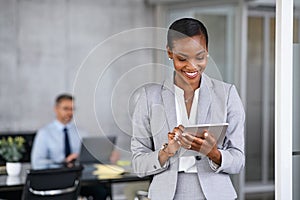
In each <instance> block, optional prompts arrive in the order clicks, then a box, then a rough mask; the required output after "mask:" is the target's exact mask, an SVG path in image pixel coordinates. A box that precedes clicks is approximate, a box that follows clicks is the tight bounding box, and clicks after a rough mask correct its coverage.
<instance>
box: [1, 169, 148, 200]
mask: <svg viewBox="0 0 300 200" xmlns="http://www.w3.org/2000/svg"><path fill="white" fill-rule="evenodd" d="M28 169H30V164H29V163H23V164H22V170H21V173H20V175H19V176H16V177H11V176H7V175H0V192H1V193H2V192H13V193H20V194H21V193H22V190H23V186H24V183H25V181H26V171H27V170H28ZM93 171H94V170H93V168H92V166H90V165H89V166H85V165H84V169H83V172H82V176H81V185H82V186H87V185H97V184H99V185H108V186H109V187H110V188H111V184H113V183H124V182H134V181H144V180H150V177H144V178H139V177H137V176H136V175H135V174H132V173H125V174H123V175H120V176H118V177H115V178H101V179H98V177H97V176H95V175H93ZM109 192H110V194H111V193H112V191H109ZM18 195H19V194H18ZM0 198H1V197H0Z"/></svg>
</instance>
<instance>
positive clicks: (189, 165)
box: [174, 85, 199, 173]
mask: <svg viewBox="0 0 300 200" xmlns="http://www.w3.org/2000/svg"><path fill="white" fill-rule="evenodd" d="M174 87H175V105H176V116H177V126H178V125H180V124H182V125H183V126H189V125H195V124H196V123H197V108H198V98H199V88H198V89H196V90H195V92H194V97H193V103H192V107H191V111H190V117H188V114H187V109H186V106H185V100H184V91H183V90H182V89H181V88H179V87H178V86H176V85H174ZM195 164H196V160H195V157H194V156H181V157H180V158H179V169H178V171H184V172H185V173H197V168H196V165H195Z"/></svg>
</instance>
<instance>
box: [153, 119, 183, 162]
mask: <svg viewBox="0 0 300 200" xmlns="http://www.w3.org/2000/svg"><path fill="white" fill-rule="evenodd" d="M183 130H184V127H183V126H182V125H179V126H178V127H175V128H174V129H173V131H172V132H169V133H168V145H167V146H166V147H164V148H163V149H161V150H160V151H159V154H158V159H159V162H160V165H161V166H163V165H164V164H165V163H166V161H167V160H168V159H169V157H172V156H174V155H175V153H176V152H177V150H178V149H179V148H180V143H179V142H178V137H179V136H180V135H181V134H182V132H183Z"/></svg>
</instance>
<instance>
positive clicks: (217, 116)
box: [131, 74, 245, 200]
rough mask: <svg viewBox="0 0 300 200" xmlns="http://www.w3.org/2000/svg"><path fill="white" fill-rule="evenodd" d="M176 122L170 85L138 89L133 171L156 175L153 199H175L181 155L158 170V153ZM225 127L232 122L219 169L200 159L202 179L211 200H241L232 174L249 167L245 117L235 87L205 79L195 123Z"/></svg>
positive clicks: (207, 196) (132, 141)
mask: <svg viewBox="0 0 300 200" xmlns="http://www.w3.org/2000/svg"><path fill="white" fill-rule="evenodd" d="M176 119H177V118H176V108H175V96H174V86H173V82H172V81H165V82H164V83H163V84H162V85H159V84H150V85H146V86H144V87H143V88H141V89H140V90H139V92H138V97H137V103H136V107H135V110H134V112H133V118H132V125H133V126H132V128H133V136H132V139H131V151H132V166H133V170H134V172H135V173H137V174H138V175H139V176H148V175H154V177H153V180H152V182H151V185H150V187H149V198H151V199H152V200H156V199H159V200H160V199H164V200H169V199H170V200H171V199H173V198H174V194H175V190H176V184H177V174H178V155H179V153H176V154H175V155H174V156H173V157H171V158H170V159H169V160H168V161H167V163H166V164H165V165H164V166H160V163H159V160H158V152H159V150H160V148H161V146H162V145H163V144H164V143H166V142H168V136H167V134H168V132H170V131H172V130H173V128H174V127H176V126H177V120H176ZM223 122H228V123H229V126H228V129H227V132H226V137H225V140H224V143H223V144H221V145H219V146H218V149H219V150H220V151H221V154H222V164H221V166H220V167H219V168H218V169H217V170H216V171H215V170H213V168H212V167H211V166H210V165H209V159H208V158H207V157H203V158H202V159H201V160H196V166H197V173H198V178H199V181H200V184H201V187H202V190H203V193H204V195H205V197H206V199H208V200H220V199H221V200H225V199H235V198H237V195H236V192H235V190H234V187H233V185H232V183H231V180H230V177H229V174H236V173H239V172H240V171H241V170H242V168H243V167H244V164H245V155H244V122H245V113H244V109H243V105H242V102H241V100H240V97H239V95H238V93H237V90H236V88H235V87H234V85H231V84H227V83H224V82H221V81H218V80H215V79H211V78H209V77H208V76H207V75H205V74H202V79H201V85H200V91H199V102H198V111H197V123H198V124H207V123H223ZM191 184H192V183H191Z"/></svg>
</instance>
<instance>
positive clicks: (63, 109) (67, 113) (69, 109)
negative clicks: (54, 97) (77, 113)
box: [54, 99, 73, 124]
mask: <svg viewBox="0 0 300 200" xmlns="http://www.w3.org/2000/svg"><path fill="white" fill-rule="evenodd" d="M54 110H55V113H56V118H57V120H58V121H60V122H61V123H63V124H67V123H69V122H70V121H71V120H72V118H73V101H72V100H68V99H63V100H61V101H60V102H59V103H58V104H57V105H56V106H55V109H54Z"/></svg>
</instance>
